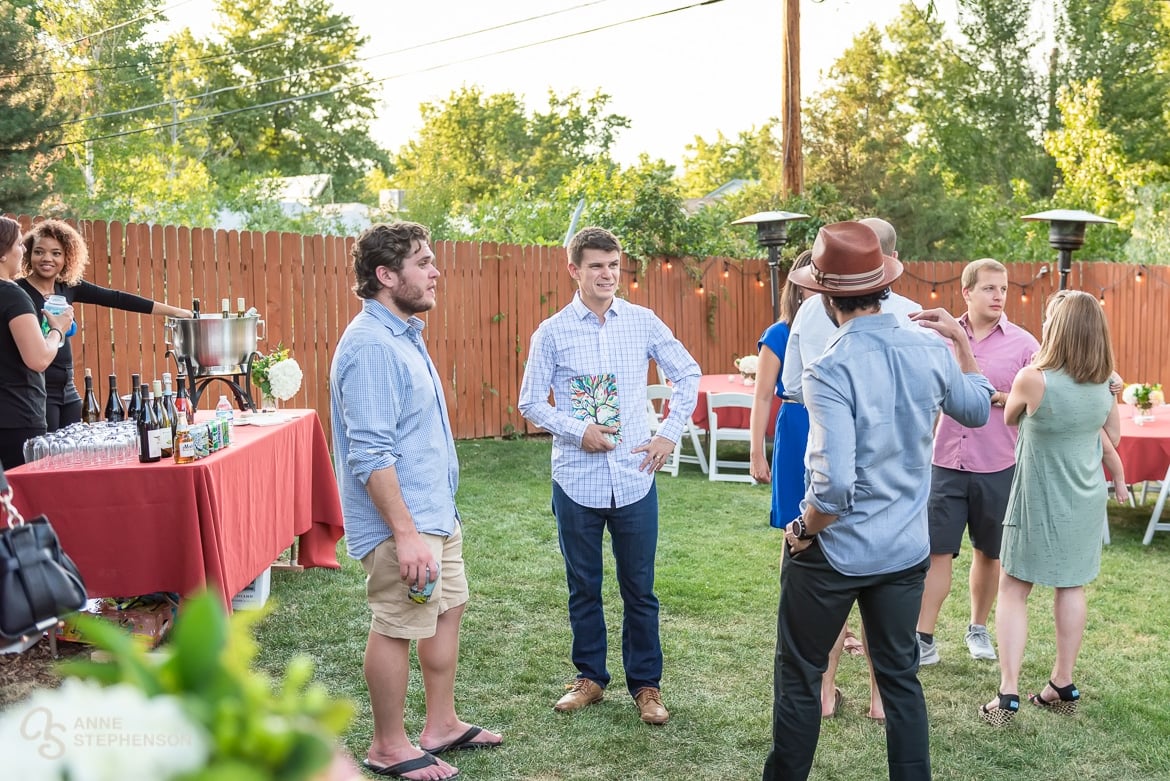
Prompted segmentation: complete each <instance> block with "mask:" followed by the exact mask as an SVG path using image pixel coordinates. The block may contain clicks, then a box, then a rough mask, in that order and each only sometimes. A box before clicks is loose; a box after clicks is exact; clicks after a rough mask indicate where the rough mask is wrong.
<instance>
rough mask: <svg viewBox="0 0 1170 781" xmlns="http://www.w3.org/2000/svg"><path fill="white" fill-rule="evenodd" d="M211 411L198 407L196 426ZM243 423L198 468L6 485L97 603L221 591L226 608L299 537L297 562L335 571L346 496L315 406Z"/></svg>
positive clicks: (25, 476) (29, 471) (156, 467)
mask: <svg viewBox="0 0 1170 781" xmlns="http://www.w3.org/2000/svg"><path fill="white" fill-rule="evenodd" d="M210 414H212V413H210V412H206V411H204V412H200V413H199V416H200V419H203V418H204V417H206V416H209V415H210ZM282 414H285V415H288V416H289V417H290V418H291V419H290V420H289V421H288V422H286V423H282V424H280V425H274V426H264V427H260V426H237V427H236V428H235V429H234V430H233V432H232V433H233V435H234V438H233V444H232V446H231V447H229V448H226V449H224V450H221V451H219V452H218V453H214V454H212V455H211V456H209V457H208V458H204V459H200V460H199V461H196V462H194V463H191V464H182V465H177V464H175V463H174V462H173V461H165V462H160V463H155V464H142V463H138V462H136V461H135V462H132V463H129V464H119V465H115V466H103V467H77V468H70V469H64V470H54V471H44V470H38V469H34V468H33V467H35V466H36V464H30V465H26V466H22V467H18V468H16V469H13V470H9V472H8V473H7V476H8V480H9V482H10V483H11V485H12V489H13V491H14V492H15V494H14V495H15V496H16V497H17V501H19V502H20V505H21V507H23V508H25V512H26V515H27V514H36V513H45V514H46V515H47V516H48V517H49V520H50V522H51V523H52V524H53V527H54V528H55V529H56V530H57V535H58V537H60V539H61V544H62V546H63V547H64V549H65V551H66V552H67V553H68V554H69V555H70V556H71V557H72V558H73V560H74V561H75V562H76V563H77V566H78V569H79V570H80V571H81V575H82V577H83V578H84V580H85V585H86V590H87V591H88V592H89V594H90V595H91V596H104V595H110V594H116V595H122V596H133V595H137V594H150V593H153V592H157V591H171V592H177V593H179V594H182V595H186V594H190V593H192V592H193V591H196V590H198V589H200V588H202V587H203V586H214V587H215V588H217V589H218V590H219V591H220V593H221V594H222V595H223V597H224V602H225V604H227V603H229V601H230V600H231V598H232V596H233V595H235V594H238V593H239V592H240V591H241V590H242V589H244V587H245V586H247V585H248V584H249V583H251V582H252V581H253V580H254V579H255V578H256V577H257V576H259V575H260V574H261V573H263V572H264V571H266V570H267V568H268V567H269V565H271V564H272V562H273V561H274V560H275V559H276V558H277V556H279V555H280V553H281V552H282V551H284V550H285V549H286V548H288V547H289V546H290V545H291V544H292V543H293V541H294V540H296V539H297V537H298V535H299V536H300V553H299V563H300V564H302V565H304V566H307V567H331V568H336V567H337V566H338V564H337V554H336V545H337V540H339V539H340V538H341V535H342V532H343V530H342V517H341V501H340V498H339V497H338V493H337V483H336V481H335V479H334V476H333V466H332V463H331V461H330V458H329V448H328V447H327V445H326V443H325V434H324V431H323V430H322V428H321V424H320V421H319V420H318V419H317V414H316V412H314V411H313V410H282Z"/></svg>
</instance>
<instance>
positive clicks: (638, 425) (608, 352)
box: [519, 228, 700, 724]
mask: <svg viewBox="0 0 1170 781" xmlns="http://www.w3.org/2000/svg"><path fill="white" fill-rule="evenodd" d="M621 255H622V252H621V245H620V244H619V243H618V240H617V238H616V237H615V236H614V235H613V234H612V233H610V232H609V231H607V230H604V229H602V228H584V229H582V230H581V231H579V232H578V233H577V234H576V235H575V236H574V237H573V239H572V240H571V241H570V243H569V264H568V268H569V275H570V276H571V277H572V278H573V279H574V280H575V281H576V282H577V287H578V290H577V293H576V294H575V295H574V296H573V300H572V301H571V302H569V305H568V306H566V307H565V308H564V309H562V310H561V311H560V312H558V313H556V314H555V315H553V316H552V317H550V318H549V319H548V320H545V321H544V322H543V323H541V325H540V327H539V328H538V329H537V330H536V333H535V334H533V337H532V344H531V347H530V349H529V354H528V362H527V364H526V365H525V368H524V382H523V384H522V385H521V387H520V402H519V408H520V414H522V415H523V416H524V417H525V418H527V419H528V420H530V421H531V422H532V423H534V424H536V425H538V426H540V427H541V428H543V429H544V430H546V431H548V432H549V433H550V434H552V437H553V450H552V477H553V497H552V504H553V514H554V515H555V516H556V520H557V531H558V534H559V537H560V544H561V553H562V554H563V555H564V558H565V574H566V578H567V580H568V586H569V624H570V626H571V627H572V630H573V663H574V665H576V667H577V670H578V676H577V679H576V680H575V681H574V682H573V684H572V685H571V686H570V690H569V692H568V694H566V695H565V696H563V697H561V699H560V700H558V701H557V703H556V705H554V708H555V709H556V710H557V711H558V712H568V711H574V710H578V709H580V708H584V707H586V706H588V705H592V704H593V703H596V702H600V701H601V699H602V696H603V692H604V690H605V687H606V686H607V685H608V684H609V680H610V676H609V671H608V670H607V669H606V662H605V657H606V640H605V637H606V635H605V615H604V612H603V609H602V603H601V576H602V559H601V541H602V534H603V533H604V531H605V529H606V527H608V528H609V533H610V536H611V538H612V540H613V553H614V561H615V563H616V565H617V578H618V582H619V584H620V585H621V595H622V602H623V606H624V618H623V622H622V661H623V662H624V666H625V672H626V687H627V689H628V690H629V692H630V695H631V696H632V697H633V698H634V701H635V702H636V703H637V705H638V710H639V713H640V716H641V719H642V721H644V722H646V723H647V724H665V723H666V721H667V719H668V718H669V717H670V714H669V713H668V711H667V710H666V707H665V706H664V705H663V704H662V696H661V692H660V681H661V677H662V644H661V642H660V640H659V636H658V598H657V597H656V596H655V595H654V555H655V551H656V549H657V545H658V494H657V492H656V490H655V487H654V474H655V473H656V472H657V471H658V470H659V469H661V468H662V465H663V463H664V462H665V460H666V458H667V457H668V456H669V455H670V454H671V453H672V452H673V451H674V445H675V442H677V441H678V438H679V437H681V436H682V434H683V429H684V426H685V424H686V421H687V419H688V418H690V416H691V412H692V411H693V410H694V408H695V402H696V400H697V398H698V391H699V375H700V371H699V365H698V364H697V363H696V362H695V359H694V358H692V357H691V355H690V353H688V352H687V350H686V348H685V347H683V345H682V343H681V342H679V341H678V340H677V339H675V338H674V335H673V334H672V333H671V332H670V329H669V328H667V327H666V325H665V324H664V323H663V322H662V321H661V320H660V319H658V317H657V316H656V315H655V314H654V313H653V312H651V311H650V310H649V309H646V308H645V307H641V306H635V305H634V304H631V303H629V302H627V301H623V300H622V299H620V298H617V297H616V295H615V294H616V293H617V289H618V283H619V282H620V279H621ZM651 358H653V359H654V360H655V362H657V364H658V366H659V367H660V368H661V369H662V370H663V371H664V372H665V374H666V376H667V377H668V378H669V379H670V380H671V381H672V382H673V383H674V393H673V395H672V396H671V398H670V414H669V415H668V416H667V418H666V420H664V421H663V422H662V424H661V426H660V427H659V429H658V434H657V435H656V436H654V437H651V436H650V425H649V420H648V418H647V415H646V375H647V371H648V369H649V360H650V359H651ZM550 388H551V389H552V393H553V398H554V400H555V402H556V405H555V406H553V405H551V404H549V402H548V395H549V389H550Z"/></svg>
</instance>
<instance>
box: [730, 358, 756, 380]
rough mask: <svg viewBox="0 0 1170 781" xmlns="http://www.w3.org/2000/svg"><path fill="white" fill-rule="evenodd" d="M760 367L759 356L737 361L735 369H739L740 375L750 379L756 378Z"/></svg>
mask: <svg viewBox="0 0 1170 781" xmlns="http://www.w3.org/2000/svg"><path fill="white" fill-rule="evenodd" d="M759 366H760V356H758V355H745V356H743V357H742V358H737V359H736V360H735V368H737V369H739V373H740V374H743V375H746V376H749V377H755V376H756V370H757V369H758V368H759Z"/></svg>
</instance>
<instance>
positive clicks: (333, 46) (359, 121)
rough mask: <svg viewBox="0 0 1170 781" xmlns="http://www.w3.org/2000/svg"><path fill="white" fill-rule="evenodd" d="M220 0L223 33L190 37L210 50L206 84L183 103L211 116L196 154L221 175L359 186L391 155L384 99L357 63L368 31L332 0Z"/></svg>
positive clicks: (346, 194) (202, 69) (200, 50)
mask: <svg viewBox="0 0 1170 781" xmlns="http://www.w3.org/2000/svg"><path fill="white" fill-rule="evenodd" d="M216 8H217V12H218V17H217V23H216V25H215V31H216V33H217V34H218V37H217V38H215V39H213V40H211V41H208V42H205V43H202V44H199V45H192V46H190V47H189V48H190V50H191V53H197V54H199V55H200V56H201V57H202V58H203V59H201V60H200V61H199V62H198V66H199V73H200V74H201V76H202V77H201V78H200V79H199V81H200V82H202V86H203V88H204V89H203V91H202V95H201V96H199V99H198V100H197V101H195V100H184V101H183V103H184V106H185V107H186V108H187V109H189V110H195V111H198V112H202V113H203V114H205V115H206V116H207V117H208V120H207V124H206V130H205V132H206V136H207V145H206V147H205V148H203V149H199V150H195V152H194V153H195V154H196V156H198V157H200V158H201V159H203V160H204V161H205V163H206V164H207V166H208V168H209V170H210V171H211V172H212V174H213V175H214V176H215V177H217V178H219V177H221V176H225V177H229V178H237V177H239V175H240V174H241V173H242V172H251V173H260V172H265V174H266V173H267V172H269V171H273V170H275V171H278V172H280V174H281V175H284V176H295V175H300V174H315V173H326V174H331V175H332V176H333V183H334V191H335V193H336V194H337V197H338V198H339V199H341V200H345V199H348V198H351V197H354V196H356V195H357V194H359V193H360V192H361V190H362V180H363V178H364V177H365V175H366V173H367V172H368V171H369V170H370V169H371V168H374V167H376V166H387V165H388V164H389V160H388V156H387V155H386V153H385V152H384V151H383V150H382V149H381V148H380V147H379V146H378V145H377V143H375V142H374V140H373V139H372V138H371V137H370V123H371V122H372V121H373V119H374V118H375V116H376V113H377V99H376V97H375V95H374V91H373V85H372V84H371V83H370V77H369V75H368V74H367V73H366V72H365V71H364V70H363V69H362V68H361V67H360V66H359V65H358V64H357V59H358V56H359V52H360V49H361V47H362V46H363V45H364V44H365V43H366V41H367V38H366V36H365V35H364V34H362V33H361V31H360V30H359V29H358V27H357V26H356V25H355V24H354V23H353V21H352V20H351V19H350V17H348V16H346V15H345V14H341V13H338V12H336V11H335V10H334V9H333V7H332V5H331V3H330V2H329V0H275V2H269V1H268V0H231V1H230V2H229V0H218V3H217V6H216ZM197 95H198V94H197ZM310 96H312V97H310ZM183 97H184V98H188V97H190V96H183Z"/></svg>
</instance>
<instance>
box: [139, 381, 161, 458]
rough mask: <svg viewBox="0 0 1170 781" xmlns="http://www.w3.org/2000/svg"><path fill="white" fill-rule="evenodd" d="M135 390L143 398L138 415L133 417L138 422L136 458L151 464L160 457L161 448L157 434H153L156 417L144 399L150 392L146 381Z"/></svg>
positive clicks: (156, 422)
mask: <svg viewBox="0 0 1170 781" xmlns="http://www.w3.org/2000/svg"><path fill="white" fill-rule="evenodd" d="M136 392H137V394H138V395H140V396H142V397H143V398H144V400H143V403H142V404H140V405H138V415H137V417H135V421H137V423H138V460H139V461H141V462H142V463H144V464H152V463H154V462H155V461H158V460H160V459H161V458H162V449H161V448H160V447H159V442H158V436H156V435H155V431H156V430H157V429H158V419H157V418H155V416H154V409H153V406H152V405H151V404H148V403H146V401H145V397H147V396H148V394H149V393H150V392H149V391H148V390H147V386H146V383H142V385H140V386H139V387H138V388H137V389H136Z"/></svg>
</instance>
